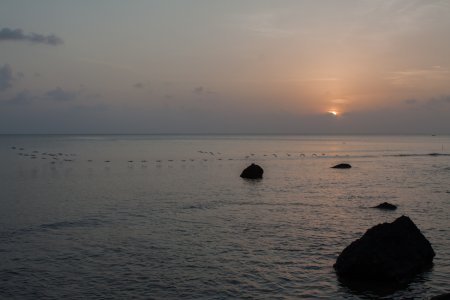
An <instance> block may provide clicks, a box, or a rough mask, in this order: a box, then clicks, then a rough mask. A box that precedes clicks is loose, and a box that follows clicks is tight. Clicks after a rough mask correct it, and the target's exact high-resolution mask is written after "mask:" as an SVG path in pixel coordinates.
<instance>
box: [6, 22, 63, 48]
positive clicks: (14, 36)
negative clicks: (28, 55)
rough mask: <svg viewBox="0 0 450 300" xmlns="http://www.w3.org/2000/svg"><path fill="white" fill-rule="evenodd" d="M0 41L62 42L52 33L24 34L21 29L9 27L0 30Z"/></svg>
mask: <svg viewBox="0 0 450 300" xmlns="http://www.w3.org/2000/svg"><path fill="white" fill-rule="evenodd" d="M0 41H27V42H30V43H34V44H46V45H51V46H57V45H60V44H62V43H63V40H62V39H61V38H60V37H57V36H56V35H54V34H50V35H43V34H39V33H34V32H32V33H29V34H26V33H24V32H23V30H22V29H19V28H18V29H11V28H7V27H4V28H3V29H1V30H0Z"/></svg>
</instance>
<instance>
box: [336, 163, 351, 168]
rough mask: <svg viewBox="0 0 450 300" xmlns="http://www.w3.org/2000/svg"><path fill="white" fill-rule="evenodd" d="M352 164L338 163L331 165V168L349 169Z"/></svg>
mask: <svg viewBox="0 0 450 300" xmlns="http://www.w3.org/2000/svg"><path fill="white" fill-rule="evenodd" d="M351 167H352V166H351V165H350V164H338V165H335V166H333V167H332V168H333V169H350V168H351Z"/></svg>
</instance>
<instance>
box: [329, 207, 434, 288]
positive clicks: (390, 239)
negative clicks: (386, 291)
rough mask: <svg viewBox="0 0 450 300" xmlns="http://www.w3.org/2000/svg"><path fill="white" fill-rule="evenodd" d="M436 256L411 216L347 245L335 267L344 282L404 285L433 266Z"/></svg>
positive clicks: (382, 226) (384, 226)
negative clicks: (356, 281)
mask: <svg viewBox="0 0 450 300" xmlns="http://www.w3.org/2000/svg"><path fill="white" fill-rule="evenodd" d="M434 256H435V253H434V251H433V248H432V247H431V244H430V242H429V241H428V240H427V239H426V238H425V237H424V236H423V234H422V233H421V232H420V230H419V229H418V228H417V226H416V225H415V224H414V223H413V221H411V219H410V218H409V217H406V216H401V217H399V218H398V219H396V220H395V221H394V222H392V223H383V224H378V225H376V226H374V227H372V228H370V229H369V230H367V232H366V233H365V234H364V235H363V236H362V237H361V238H360V239H358V240H356V241H354V242H353V243H351V244H350V245H349V246H347V247H346V248H345V249H344V250H343V251H342V253H341V254H340V255H339V257H338V258H337V260H336V263H335V264H334V266H333V267H334V269H335V270H336V273H337V275H338V276H339V277H340V278H342V279H345V280H347V281H348V280H350V281H352V280H358V281H361V280H363V281H375V282H389V283H396V284H402V283H405V282H408V281H409V280H410V279H411V278H412V277H414V275H416V274H418V273H420V272H421V271H423V270H425V269H427V268H429V267H430V266H431V265H432V262H433V258H434Z"/></svg>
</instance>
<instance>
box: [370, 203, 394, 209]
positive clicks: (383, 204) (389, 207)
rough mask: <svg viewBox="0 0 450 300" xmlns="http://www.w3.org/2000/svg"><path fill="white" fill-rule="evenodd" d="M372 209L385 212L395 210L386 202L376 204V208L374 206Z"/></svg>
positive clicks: (392, 205)
mask: <svg viewBox="0 0 450 300" xmlns="http://www.w3.org/2000/svg"><path fill="white" fill-rule="evenodd" d="M373 208H378V209H386V210H396V209H397V206H396V205H394V204H391V203H388V202H383V203H381V204H378V205H377V206H374V207H373Z"/></svg>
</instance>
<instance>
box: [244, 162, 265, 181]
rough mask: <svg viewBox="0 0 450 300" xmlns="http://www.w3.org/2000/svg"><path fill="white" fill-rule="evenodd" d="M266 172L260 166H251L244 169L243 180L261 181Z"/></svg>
mask: <svg viewBox="0 0 450 300" xmlns="http://www.w3.org/2000/svg"><path fill="white" fill-rule="evenodd" d="M263 173H264V170H263V168H261V167H260V166H258V165H255V164H251V165H250V166H248V167H247V168H245V169H244V171H242V173H241V177H242V178H247V179H261V178H262V177H263Z"/></svg>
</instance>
